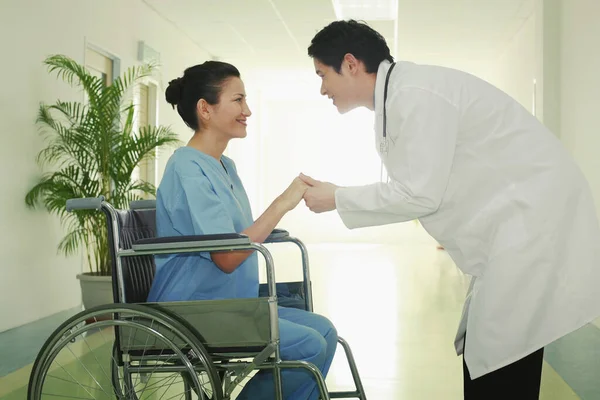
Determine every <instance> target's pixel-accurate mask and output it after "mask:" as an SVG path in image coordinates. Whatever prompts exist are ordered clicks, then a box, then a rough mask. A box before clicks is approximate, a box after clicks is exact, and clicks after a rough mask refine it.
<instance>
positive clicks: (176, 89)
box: [165, 78, 183, 108]
mask: <svg viewBox="0 0 600 400" xmlns="http://www.w3.org/2000/svg"><path fill="white" fill-rule="evenodd" d="M182 92H183V78H176V79H173V80H172V81H171V82H169V86H168V87H167V90H166V91H165V97H166V99H167V102H168V103H169V104H171V105H172V106H173V108H175V106H176V105H177V104H179V102H180V101H181V96H182Z"/></svg>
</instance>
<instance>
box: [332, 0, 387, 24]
mask: <svg viewBox="0 0 600 400" xmlns="http://www.w3.org/2000/svg"><path fill="white" fill-rule="evenodd" d="M332 2H333V9H334V11H335V16H336V18H337V19H338V20H341V19H360V20H367V21H390V20H391V21H393V20H395V19H397V18H398V0H332Z"/></svg>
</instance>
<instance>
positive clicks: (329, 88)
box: [313, 58, 360, 114]
mask: <svg viewBox="0 0 600 400" xmlns="http://www.w3.org/2000/svg"><path fill="white" fill-rule="evenodd" d="M313 62H314V65H315V72H316V73H317V75H318V76H319V77H320V78H321V94H322V95H323V96H327V97H328V98H330V99H331V100H332V101H333V105H334V106H336V108H337V109H338V112H339V113H340V114H344V113H347V112H348V111H350V110H352V109H354V108H356V107H358V106H359V105H360V100H359V93H358V91H357V90H356V89H357V88H356V82H355V79H354V77H353V76H352V75H351V74H350V72H349V68H348V64H347V62H346V61H345V60H344V61H343V62H342V65H341V68H340V73H337V72H336V70H335V69H334V68H333V67H330V66H329V65H325V64H323V63H321V62H320V61H319V60H317V59H316V58H315V59H313Z"/></svg>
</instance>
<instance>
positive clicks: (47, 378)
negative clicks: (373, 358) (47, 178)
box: [28, 196, 366, 400]
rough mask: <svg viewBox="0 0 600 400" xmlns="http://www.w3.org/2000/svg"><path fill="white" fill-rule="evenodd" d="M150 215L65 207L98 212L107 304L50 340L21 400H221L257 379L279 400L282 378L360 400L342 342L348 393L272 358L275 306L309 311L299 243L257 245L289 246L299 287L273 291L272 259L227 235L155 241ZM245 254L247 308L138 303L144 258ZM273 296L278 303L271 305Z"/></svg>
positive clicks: (82, 203) (147, 283) (140, 207)
mask: <svg viewBox="0 0 600 400" xmlns="http://www.w3.org/2000/svg"><path fill="white" fill-rule="evenodd" d="M155 208H156V203H155V201H154V200H140V201H134V202H131V204H130V208H129V209H128V210H118V209H115V208H114V207H113V206H112V205H111V204H109V203H108V202H107V201H105V199H104V197H102V196H101V197H98V198H84V199H71V200H69V201H68V202H67V211H69V212H72V211H74V210H84V209H85V210H99V211H101V212H103V213H104V215H105V216H106V218H107V225H106V226H107V228H108V232H106V233H107V236H106V240H107V241H108V243H109V249H110V258H111V261H112V262H113V268H112V286H113V287H112V289H113V290H112V292H113V293H112V295H113V300H114V303H111V304H105V305H101V306H97V307H94V308H90V309H86V310H84V311H82V312H80V313H78V314H77V315H75V316H73V317H72V318H70V319H69V320H67V321H66V322H64V323H63V324H62V325H61V326H59V327H58V328H57V329H56V330H55V331H54V332H53V333H52V335H50V337H49V338H48V339H47V341H46V342H45V343H44V345H43V347H42V349H41V350H40V352H39V353H38V355H37V358H36V360H35V363H34V366H33V369H32V371H31V375H30V380H29V386H28V399H29V400H40V399H60V398H64V399H70V398H86V399H117V400H125V399H128V400H129V399H131V400H145V399H164V400H167V399H185V400H191V399H212V400H230V399H232V398H235V397H232V396H233V395H234V394H235V393H234V392H235V390H236V388H237V389H239V388H240V387H241V385H243V383H244V381H245V380H246V379H249V378H250V377H251V374H252V373H256V372H257V371H260V370H271V371H272V373H273V381H274V393H273V395H272V396H270V398H275V399H277V400H283V392H282V377H281V370H282V369H285V368H300V369H304V370H305V371H307V372H308V373H310V374H312V377H314V379H315V380H316V382H317V387H318V390H319V393H320V399H322V400H328V399H333V398H358V399H360V400H366V395H365V392H364V389H363V386H362V383H361V379H360V376H359V373H358V370H357V368H356V364H355V361H354V358H353V355H352V352H351V350H350V346H349V345H348V343H347V342H346V341H344V339H342V338H339V339H338V343H339V344H340V345H341V346H342V348H343V349H344V353H345V356H346V358H347V362H348V364H349V367H350V371H351V374H352V378H353V381H354V385H355V390H353V391H346V392H331V393H329V392H328V390H327V386H326V384H325V380H324V378H323V375H322V374H321V372H320V370H319V369H318V368H317V367H316V366H315V365H314V364H311V363H307V362H301V361H284V360H281V358H280V353H279V325H278V308H277V307H278V305H279V306H289V307H297V308H301V309H304V310H306V311H310V312H312V311H313V300H312V288H311V280H310V271H309V262H308V254H307V250H306V247H305V246H304V244H303V243H302V242H301V241H300V240H298V239H296V238H294V237H292V236H290V235H289V233H288V232H287V231H285V230H280V229H276V230H274V231H273V232H272V233H271V235H270V236H269V238H268V239H267V240H266V242H265V243H284V242H289V243H293V244H295V245H297V246H298V247H299V249H300V252H301V256H302V268H303V281H301V282H283V283H277V282H276V280H275V270H274V263H273V258H272V256H271V253H270V252H269V250H268V249H267V248H266V247H265V246H263V245H262V244H258V243H252V242H251V241H250V239H249V238H248V237H247V236H246V235H242V234H235V233H232V234H218V235H202V236H179V237H160V238H158V237H156V209H155ZM249 249H252V250H255V251H257V252H258V253H260V254H261V255H262V256H263V257H264V260H265V264H266V272H267V273H266V277H267V283H266V284H261V286H260V293H261V295H259V296H258V297H257V298H248V299H226V300H200V301H178V302H160V303H149V302H146V299H147V296H148V293H149V291H150V288H151V285H152V280H153V277H154V273H155V264H154V255H158V254H176V253H191V252H215V251H235V250H249ZM278 289H279V292H280V293H282V292H285V293H284V294H285V295H284V296H278ZM288 294H289V295H288ZM286 301H287V302H288V303H287V304H286ZM257 400H258V399H257Z"/></svg>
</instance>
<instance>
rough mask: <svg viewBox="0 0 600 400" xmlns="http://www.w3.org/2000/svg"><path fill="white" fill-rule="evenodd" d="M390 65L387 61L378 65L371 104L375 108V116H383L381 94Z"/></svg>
mask: <svg viewBox="0 0 600 400" xmlns="http://www.w3.org/2000/svg"><path fill="white" fill-rule="evenodd" d="M391 65H392V63H391V62H389V61H388V60H383V61H382V62H381V63H380V64H379V68H378V69H377V78H376V80H375V93H373V102H374V106H375V107H374V108H375V114H376V115H379V114H383V92H384V89H385V77H386V75H387V72H388V70H389V69H390V66H391ZM390 80H391V77H390Z"/></svg>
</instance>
